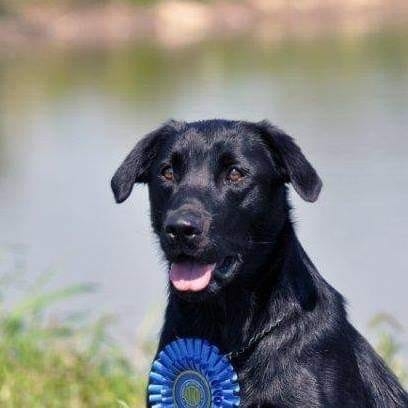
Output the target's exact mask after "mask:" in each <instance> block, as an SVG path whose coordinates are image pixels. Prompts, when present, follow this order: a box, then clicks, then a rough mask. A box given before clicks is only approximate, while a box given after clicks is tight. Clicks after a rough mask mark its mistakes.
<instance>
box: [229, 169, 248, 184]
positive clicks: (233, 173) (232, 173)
mask: <svg viewBox="0 0 408 408" xmlns="http://www.w3.org/2000/svg"><path fill="white" fill-rule="evenodd" d="M243 177H244V175H243V174H242V173H241V172H240V171H239V170H238V169H237V168H236V167H233V168H232V169H230V170H229V171H228V173H227V180H228V181H232V182H233V183H236V182H237V181H240V180H241V179H242V178H243Z"/></svg>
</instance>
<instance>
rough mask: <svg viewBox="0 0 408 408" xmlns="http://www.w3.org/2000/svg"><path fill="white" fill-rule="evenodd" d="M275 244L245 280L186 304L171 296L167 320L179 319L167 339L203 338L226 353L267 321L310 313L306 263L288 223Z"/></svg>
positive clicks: (310, 288) (311, 294) (312, 296)
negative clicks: (205, 298)
mask: <svg viewBox="0 0 408 408" xmlns="http://www.w3.org/2000/svg"><path fill="white" fill-rule="evenodd" d="M278 239H279V244H278V245H275V246H274V247H273V248H271V251H270V253H269V256H268V257H267V258H266V259H265V262H264V263H263V264H262V266H261V267H258V268H257V270H255V271H252V272H251V275H252V276H251V277H245V274H242V277H241V279H236V280H235V281H233V282H231V284H230V285H228V286H227V287H225V288H224V290H223V291H222V292H221V293H220V294H219V295H217V296H214V297H213V298H210V299H209V300H207V301H205V302H202V303H190V302H187V301H185V300H182V299H180V298H178V297H177V296H176V295H174V294H173V295H172V294H171V295H170V299H169V305H168V309H167V317H168V319H170V320H171V316H179V320H178V321H173V322H172V323H173V324H172V326H173V327H172V332H173V333H172V335H173V336H176V337H200V338H205V339H207V340H209V341H210V342H213V343H214V344H217V345H218V346H219V347H220V348H221V349H222V350H223V351H224V352H230V351H234V350H237V349H239V348H241V347H243V346H244V345H245V344H246V343H247V342H248V341H249V340H250V339H251V337H252V336H253V335H254V333H257V332H259V331H260V330H264V329H265V326H266V325H270V324H271V322H272V324H273V322H278V321H279V322H284V321H285V320H287V319H291V318H293V316H294V315H299V314H300V313H302V311H304V310H310V309H311V308H313V307H314V304H315V302H316V292H315V288H314V284H313V279H312V276H311V274H310V265H311V264H309V263H310V261H309V260H308V258H307V256H306V255H305V253H304V251H303V249H302V247H301V245H300V244H299V242H298V239H297V237H296V234H295V232H294V229H293V226H292V223H291V222H290V221H288V223H287V225H285V226H284V228H283V229H282V231H281V233H280V234H279V237H278ZM277 248H279V249H277ZM254 275H255V276H254ZM300 282H302V285H300ZM305 282H307V284H306V285H305ZM174 309H176V310H177V313H173V311H174Z"/></svg>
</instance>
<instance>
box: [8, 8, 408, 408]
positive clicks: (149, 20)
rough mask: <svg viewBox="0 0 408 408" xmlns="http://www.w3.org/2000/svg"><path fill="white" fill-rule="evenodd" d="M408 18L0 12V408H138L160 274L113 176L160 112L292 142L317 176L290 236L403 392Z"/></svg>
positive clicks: (144, 219)
mask: <svg viewBox="0 0 408 408" xmlns="http://www.w3.org/2000/svg"><path fill="white" fill-rule="evenodd" d="M406 9H407V7H406V6H404V3H403V2H399V1H393V2H391V3H390V2H386V1H384V2H383V1H380V0H378V1H369V0H365V1H363V0H360V1H354V0H348V1H344V2H337V1H333V2H330V6H328V2H323V1H317V0H316V1H315V0H308V1H306V0H302V1H299V2H289V1H285V0H281V1H277V0H271V1H266V0H253V1H229V2H228V1H227V2H218V1H207V2H189V1H166V2H161V1H153V2H152V1H97V0H92V1H91V0H88V1H81V0H75V1H74V0H70V1H68V0H67V1H61V2H51V1H45V0H43V1H29V0H20V1H18V0H17V1H12V0H3V1H0V10H1V16H0V231H1V233H0V296H1V297H0V406H5V407H26V406H30V407H99V406H100V407H112V406H118V407H126V406H129V407H141V406H143V398H144V397H143V388H144V383H145V380H146V374H147V371H148V366H149V362H150V358H151V355H152V352H153V350H154V347H155V342H156V340H157V333H158V330H159V327H160V321H161V315H162V309H163V305H164V300H165V283H166V271H165V267H164V264H163V262H162V260H161V255H160V250H159V248H158V245H157V243H156V242H155V240H154V238H153V237H152V235H151V232H150V226H149V217H148V215H149V210H148V201H147V191H146V190H145V189H144V188H143V187H140V188H137V189H136V191H135V192H134V193H133V196H132V197H131V199H130V200H128V201H127V202H126V203H124V204H123V205H121V206H116V205H115V204H114V203H113V198H112V195H111V192H110V189H109V181H110V177H111V176H112V174H113V172H114V170H115V169H116V167H117V166H118V165H119V163H120V161H121V160H122V159H123V158H124V156H125V155H126V154H127V152H128V151H129V149H130V148H131V147H132V146H133V144H134V143H135V142H136V141H137V140H138V138H140V137H141V136H142V135H143V134H145V133H146V132H148V131H150V130H151V129H152V128H154V127H155V126H158V125H159V124H160V123H161V122H163V121H164V120H166V119H168V118H169V117H173V118H176V119H184V120H193V119H200V118H212V117H226V118H232V119H248V120H260V119H264V118H267V119H269V120H271V121H272V122H274V123H276V124H278V125H279V126H280V127H282V128H284V129H285V130H287V131H288V133H290V134H292V135H293V136H294V137H295V138H296V139H297V140H298V142H299V144H300V145H301V146H302V147H303V149H304V151H305V152H306V154H307V155H308V156H309V158H310V160H311V161H312V162H313V163H314V165H315V167H316V168H317V169H318V171H319V172H320V175H321V177H322V179H323V181H324V183H325V187H324V191H323V194H322V195H321V198H320V199H319V201H318V202H317V203H315V204H313V205H308V204H305V203H303V202H301V201H300V200H299V199H298V198H297V197H296V196H295V195H292V200H293V202H294V206H295V211H294V217H295V219H296V223H297V229H298V232H299V235H300V238H301V239H302V241H303V242H304V244H305V247H306V249H307V250H308V252H309V254H310V255H311V257H312V259H313V261H314V262H315V263H316V265H317V267H318V269H319V270H320V271H321V273H322V275H323V276H324V277H325V278H326V279H327V280H328V281H329V282H330V283H331V284H333V285H334V286H335V287H336V288H337V289H339V290H340V291H341V292H342V293H343V294H344V295H345V297H346V299H347V300H348V303H349V308H348V310H349V312H350V318H351V320H352V321H353V323H354V324H356V326H357V327H358V328H359V330H360V331H361V332H362V333H363V334H364V335H365V336H367V337H368V338H369V339H370V340H371V342H372V343H373V344H374V345H376V346H377V348H378V350H379V351H380V353H381V354H382V355H383V356H384V358H385V359H386V361H387V363H388V364H389V365H390V366H391V367H392V368H393V369H394V370H395V372H396V373H397V374H398V375H399V376H400V378H401V380H402V381H403V382H404V381H405V383H406V381H407V380H408V378H407V369H406V367H407V362H406V361H407V352H406V344H407V343H408V340H407V334H406V327H407V325H408V318H407V314H406V310H408V297H407V296H406V287H407V285H408V274H407V267H408V263H407V260H406V256H405V250H406V248H407V247H408V232H407V231H408V228H407V227H408V219H407V217H406V210H405V207H406V201H407V198H408V182H407V180H408V164H407V160H406V158H407V156H408V139H407V137H406V130H407V128H408V42H407V41H406V38H407V34H408V26H407V24H406V22H407V21H408V19H406V18H405V17H406V12H407V11H408V10H406Z"/></svg>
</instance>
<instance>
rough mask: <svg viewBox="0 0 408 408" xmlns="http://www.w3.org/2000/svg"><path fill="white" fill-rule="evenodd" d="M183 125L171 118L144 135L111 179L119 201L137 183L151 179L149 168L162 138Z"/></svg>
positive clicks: (128, 193)
mask: <svg viewBox="0 0 408 408" xmlns="http://www.w3.org/2000/svg"><path fill="white" fill-rule="evenodd" d="M180 127H181V123H180V122H176V121H174V120H170V121H168V122H166V123H165V124H164V125H163V126H161V127H159V128H158V129H156V130H154V131H152V132H150V133H149V134H147V135H146V136H144V137H143V138H142V139H141V140H140V141H139V142H138V143H137V144H136V146H135V147H134V148H133V149H132V151H131V152H130V153H129V154H128V156H127V157H126V159H125V160H124V162H123V163H122V164H121V165H120V167H119V168H118V169H117V170H116V172H115V174H114V176H113V177H112V180H111V187H112V191H113V195H114V196H115V200H116V202H117V203H121V202H123V201H125V200H126V199H127V198H128V197H129V195H130V193H131V192H132V189H133V185H134V184H135V183H147V182H148V181H149V169H150V165H151V163H152V161H153V159H154V158H155V157H156V155H157V151H158V148H159V145H160V141H161V140H162V138H163V137H164V136H166V135H168V134H170V133H172V132H174V131H176V130H179V129H180Z"/></svg>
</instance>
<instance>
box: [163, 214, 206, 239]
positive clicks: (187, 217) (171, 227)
mask: <svg viewBox="0 0 408 408" xmlns="http://www.w3.org/2000/svg"><path fill="white" fill-rule="evenodd" d="M164 231H165V233H166V235H167V236H168V238H170V239H171V240H175V239H179V240H182V241H192V240H193V239H195V238H196V237H198V236H199V235H201V234H202V232H203V220H202V218H201V217H200V216H198V215H196V214H193V213H191V212H182V213H179V212H174V213H172V214H170V215H169V216H168V217H167V219H166V222H165V225H164Z"/></svg>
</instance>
